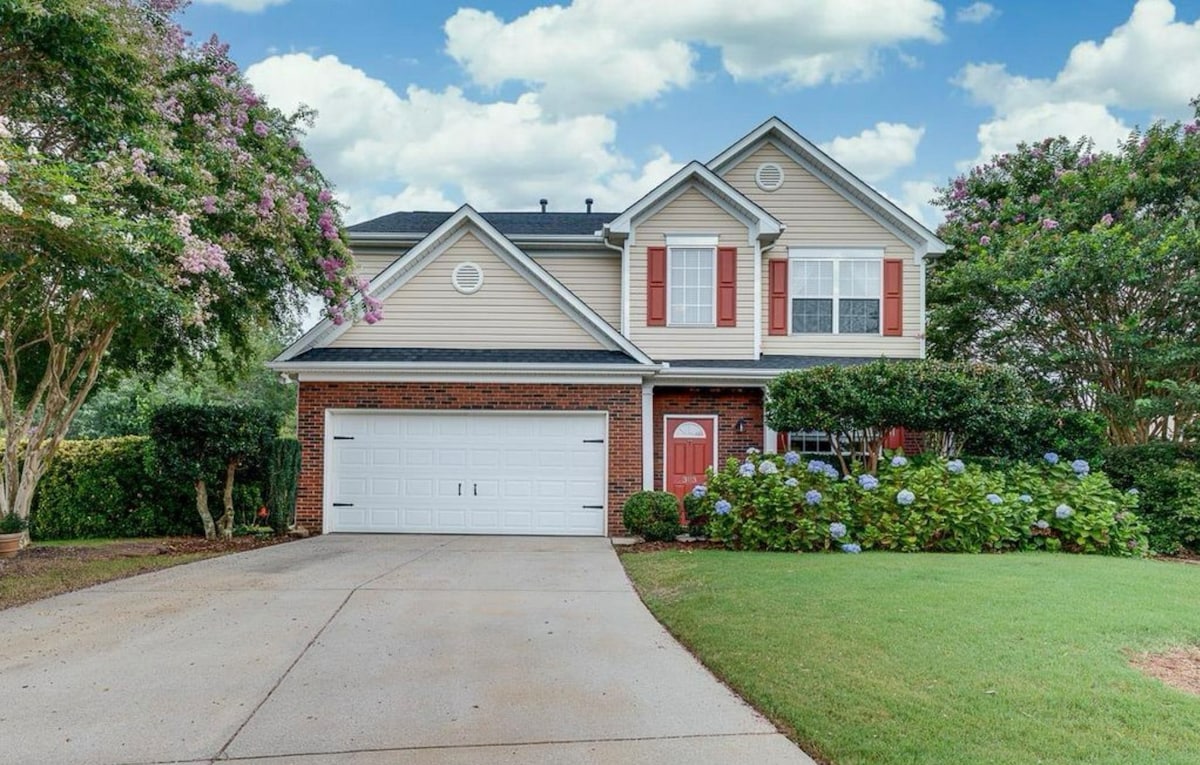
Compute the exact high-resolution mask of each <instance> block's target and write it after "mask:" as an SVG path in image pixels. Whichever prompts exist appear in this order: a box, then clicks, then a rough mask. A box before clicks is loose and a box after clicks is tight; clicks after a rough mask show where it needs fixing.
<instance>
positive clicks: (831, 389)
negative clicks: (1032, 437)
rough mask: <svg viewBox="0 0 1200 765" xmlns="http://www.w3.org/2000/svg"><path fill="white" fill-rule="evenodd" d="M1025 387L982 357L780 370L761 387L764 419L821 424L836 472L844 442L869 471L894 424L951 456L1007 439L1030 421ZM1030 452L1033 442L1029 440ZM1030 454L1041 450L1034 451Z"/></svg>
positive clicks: (783, 427) (797, 425) (780, 426)
mask: <svg viewBox="0 0 1200 765" xmlns="http://www.w3.org/2000/svg"><path fill="white" fill-rule="evenodd" d="M1031 403H1032V402H1031V397H1030V393H1029V388H1028V386H1026V385H1025V383H1024V382H1023V381H1022V380H1021V378H1020V377H1019V376H1018V375H1017V374H1016V373H1015V372H1013V370H1011V369H1008V368H1005V367H998V366H994V365H990V364H981V363H951V362H940V361H927V360H915V359H914V360H912V361H884V360H879V361H873V362H871V363H869V364H860V365H857V366H836V365H828V366H822V367H814V368H811V369H804V370H798V371H794V372H785V373H783V374H781V375H779V376H778V377H776V378H775V379H774V380H772V381H771V384H770V386H769V387H768V392H767V405H766V418H767V423H768V424H769V425H770V426H771V427H772V428H773V429H775V430H779V431H795V430H820V431H824V432H826V433H829V434H831V435H832V436H834V437H833V438H831V439H830V440H831V441H832V443H833V447H834V452H835V454H836V455H837V458H838V461H839V463H840V464H841V467H842V472H843V473H846V472H849V465H848V463H847V457H848V456H849V455H847V454H846V452H845V449H844V448H843V447H844V445H850V446H851V447H852V452H853V455H855V456H860V457H862V458H863V460H864V462H865V469H866V470H867V471H868V472H871V473H874V472H875V469H876V466H877V463H878V459H879V455H880V454H881V453H882V445H883V441H884V437H885V436H886V435H887V433H888V431H890V430H892V429H893V428H908V429H912V430H916V431H920V432H922V433H923V434H924V436H925V440H926V445H927V446H928V447H929V448H930V450H931V451H933V452H935V453H937V454H939V455H941V456H943V457H954V456H957V455H959V454H961V453H963V451H964V450H965V449H966V448H967V446H968V445H970V446H971V447H972V448H975V449H976V450H977V451H978V452H983V453H987V452H988V450H989V446H990V444H991V442H992V441H993V439H997V440H999V441H1000V442H1001V444H1003V445H1008V435H1009V434H1010V433H1024V432H1028V431H1029V429H1030V423H1031V422H1032V421H1033V420H1034V415H1035V414H1036V413H1035V412H1034V408H1033V406H1032V405H1031ZM1029 448H1030V452H1029V453H1026V454H1025V455H1023V456H1030V454H1031V453H1033V450H1037V449H1038V448H1039V445H1038V444H1032V445H1029ZM1036 453H1038V454H1040V453H1041V452H1040V451H1037V452H1036Z"/></svg>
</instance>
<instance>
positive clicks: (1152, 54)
mask: <svg viewBox="0 0 1200 765" xmlns="http://www.w3.org/2000/svg"><path fill="white" fill-rule="evenodd" d="M1055 85H1056V86H1057V87H1058V88H1059V89H1061V90H1063V91H1064V92H1067V93H1070V94H1072V95H1074V96H1075V97H1082V96H1083V95H1085V94H1087V95H1090V96H1092V98H1090V99H1089V100H1097V101H1100V102H1102V103H1106V104H1109V105H1112V106H1121V107H1125V108H1131V109H1155V110H1159V111H1163V112H1172V113H1180V112H1182V111H1183V110H1184V109H1185V108H1186V106H1187V103H1188V101H1189V100H1190V99H1192V98H1194V97H1195V96H1196V94H1197V93H1198V92H1200V20H1197V21H1195V22H1193V23H1191V24H1188V23H1186V22H1181V21H1176V20H1175V6H1174V4H1172V3H1171V2H1170V0H1139V2H1138V3H1137V4H1136V5H1135V6H1134V7H1133V13H1132V14H1130V17H1129V21H1127V22H1125V23H1124V24H1122V25H1121V26H1119V27H1117V28H1116V29H1114V30H1113V32H1112V34H1111V35H1109V36H1108V37H1107V38H1106V39H1104V40H1102V41H1101V42H1099V43H1096V42H1093V41H1090V40H1089V41H1085V42H1081V43H1079V44H1078V45H1076V46H1075V48H1074V49H1073V50H1072V51H1071V55H1070V57H1069V58H1068V59H1067V65H1066V67H1064V68H1063V71H1062V72H1061V73H1060V74H1059V75H1058V79H1057V80H1056V82H1055Z"/></svg>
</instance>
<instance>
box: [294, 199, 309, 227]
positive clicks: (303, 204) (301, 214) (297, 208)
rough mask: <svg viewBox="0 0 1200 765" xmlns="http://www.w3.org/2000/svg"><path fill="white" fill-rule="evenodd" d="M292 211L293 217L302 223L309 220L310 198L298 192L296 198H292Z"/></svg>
mask: <svg viewBox="0 0 1200 765" xmlns="http://www.w3.org/2000/svg"><path fill="white" fill-rule="evenodd" d="M291 209H292V215H295V216H296V217H297V218H298V219H300V220H301V221H306V220H308V197H306V196H304V194H303V193H302V192H297V193H296V196H294V197H292V203H291Z"/></svg>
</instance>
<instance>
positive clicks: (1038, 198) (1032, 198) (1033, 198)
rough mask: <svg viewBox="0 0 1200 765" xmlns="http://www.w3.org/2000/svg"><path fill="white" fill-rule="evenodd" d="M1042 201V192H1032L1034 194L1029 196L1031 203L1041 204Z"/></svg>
mask: <svg viewBox="0 0 1200 765" xmlns="http://www.w3.org/2000/svg"><path fill="white" fill-rule="evenodd" d="M1041 202H1042V195H1041V194H1032V195H1030V197H1029V204H1031V205H1036V204H1041Z"/></svg>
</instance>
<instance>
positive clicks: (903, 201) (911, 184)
mask: <svg viewBox="0 0 1200 765" xmlns="http://www.w3.org/2000/svg"><path fill="white" fill-rule="evenodd" d="M935 194H937V184H935V183H933V181H904V182H903V183H901V184H900V193H899V194H895V195H893V194H888V195H887V197H888V198H889V199H891V200H892V201H893V202H895V203H896V204H897V205H898V206H899V207H900V209H901V210H904V212H906V213H908V214H909V215H911V216H913V217H914V218H916V219H917V220H918V221H920V222H921V223H923V224H925V227H926V228H928V229H929V230H930V231H936V230H937V227H938V226H940V225H942V221H944V220H945V219H946V213H945V212H944V211H943V210H941V209H940V208H937V207H934V206H933V205H932V204H931V203H930V201H929V200H931V199H933V197H934V195H935Z"/></svg>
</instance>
